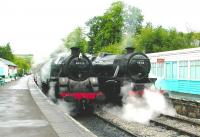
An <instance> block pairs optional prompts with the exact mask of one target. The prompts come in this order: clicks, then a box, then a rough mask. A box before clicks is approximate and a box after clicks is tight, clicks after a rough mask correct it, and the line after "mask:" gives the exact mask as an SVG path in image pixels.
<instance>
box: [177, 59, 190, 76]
mask: <svg viewBox="0 0 200 137" xmlns="http://www.w3.org/2000/svg"><path fill="white" fill-rule="evenodd" d="M179 78H180V79H188V61H180V62H179Z"/></svg>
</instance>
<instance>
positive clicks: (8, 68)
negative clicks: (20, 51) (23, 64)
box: [0, 58, 17, 82]
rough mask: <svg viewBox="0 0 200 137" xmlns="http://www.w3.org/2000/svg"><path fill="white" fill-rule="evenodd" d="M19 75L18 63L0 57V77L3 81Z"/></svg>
mask: <svg viewBox="0 0 200 137" xmlns="http://www.w3.org/2000/svg"><path fill="white" fill-rule="evenodd" d="M16 76H17V65H16V64H14V63H13V62H11V61H8V60H6V59H3V58H0V79H1V81H3V80H4V81H5V82H8V81H11V80H13V79H15V78H16Z"/></svg>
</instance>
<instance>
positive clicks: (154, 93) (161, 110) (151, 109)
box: [103, 83, 176, 124]
mask: <svg viewBox="0 0 200 137" xmlns="http://www.w3.org/2000/svg"><path fill="white" fill-rule="evenodd" d="M131 89H132V88H131V83H128V84H126V85H125V86H123V87H122V89H121V95H122V96H123V99H122V102H123V105H122V107H116V106H106V107H104V108H103V110H105V111H108V112H110V113H112V114H115V115H117V116H119V117H120V118H122V119H124V120H127V121H134V122H139V123H143V124H147V123H148V122H149V121H150V120H151V119H154V118H156V117H157V116H159V115H160V114H167V115H175V114H176V112H175V110H174V108H173V107H172V106H171V105H170V104H169V103H168V102H167V100H166V98H165V97H164V95H162V94H160V92H159V91H158V90H156V89H155V88H154V87H149V86H148V87H147V88H145V90H144V94H143V97H140V96H132V95H128V91H130V90H131Z"/></svg>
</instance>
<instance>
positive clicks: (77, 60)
mask: <svg viewBox="0 0 200 137" xmlns="http://www.w3.org/2000/svg"><path fill="white" fill-rule="evenodd" d="M126 50H127V53H126V54H122V55H113V54H108V53H106V54H102V55H100V56H98V57H96V58H93V57H92V58H90V59H89V58H88V57H86V56H85V55H83V54H81V53H80V49H79V48H71V55H68V56H66V57H59V58H56V59H54V60H53V61H52V62H51V65H50V66H51V67H50V68H51V69H50V70H51V71H50V74H49V76H48V77H47V78H46V80H44V82H42V83H43V84H42V85H43V86H42V87H43V88H42V89H43V92H44V93H46V94H47V95H48V96H49V97H50V98H51V99H52V100H53V101H55V102H56V101H57V100H58V99H63V100H64V101H66V102H70V103H73V104H74V105H75V106H76V107H75V108H76V110H75V111H76V112H81V111H85V110H88V109H93V106H94V104H95V105H96V104H99V103H100V104H101V103H114V104H118V105H122V95H121V93H122V92H123V91H122V90H123V89H122V87H124V86H125V85H127V84H129V85H130V88H129V89H128V90H126V91H125V94H126V96H130V95H134V96H143V94H144V88H145V86H146V85H148V84H152V83H153V82H155V80H156V79H154V78H149V76H148V75H149V72H150V69H151V64H150V60H149V58H148V57H147V56H146V55H145V54H144V53H136V52H134V49H133V48H126ZM51 88H53V90H49V89H51Z"/></svg>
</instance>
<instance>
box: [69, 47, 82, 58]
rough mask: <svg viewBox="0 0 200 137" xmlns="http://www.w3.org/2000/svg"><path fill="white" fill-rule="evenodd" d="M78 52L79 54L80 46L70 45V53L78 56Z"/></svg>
mask: <svg viewBox="0 0 200 137" xmlns="http://www.w3.org/2000/svg"><path fill="white" fill-rule="evenodd" d="M79 54H80V48H78V47H72V48H71V55H73V56H79Z"/></svg>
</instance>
